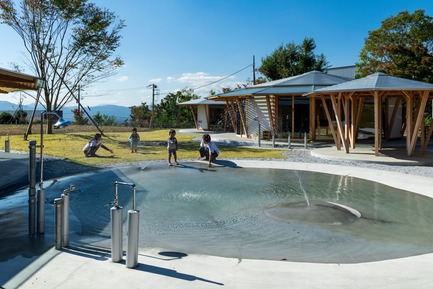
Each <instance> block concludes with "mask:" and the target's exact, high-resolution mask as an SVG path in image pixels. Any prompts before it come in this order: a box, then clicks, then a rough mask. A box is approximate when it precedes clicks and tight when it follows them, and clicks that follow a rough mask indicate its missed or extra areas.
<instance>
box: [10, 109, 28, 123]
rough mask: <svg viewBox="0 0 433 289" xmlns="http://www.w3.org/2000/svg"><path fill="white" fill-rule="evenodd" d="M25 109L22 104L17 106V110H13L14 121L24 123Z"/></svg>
mask: <svg viewBox="0 0 433 289" xmlns="http://www.w3.org/2000/svg"><path fill="white" fill-rule="evenodd" d="M26 118H27V111H25V110H24V109H23V107H22V106H20V107H19V109H18V110H17V111H15V113H14V115H13V120H14V122H15V123H19V124H23V123H26Z"/></svg>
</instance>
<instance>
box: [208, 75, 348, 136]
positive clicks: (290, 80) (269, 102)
mask: <svg viewBox="0 0 433 289" xmlns="http://www.w3.org/2000/svg"><path fill="white" fill-rule="evenodd" d="M346 81H348V79H347V78H344V77H340V76H336V75H330V74H327V73H324V72H321V71H310V72H306V73H304V74H300V75H295V76H291V77H287V78H283V79H279V80H274V81H270V82H265V83H261V84H257V85H253V86H250V87H247V88H243V89H238V90H234V91H231V92H228V93H223V94H219V95H217V96H211V97H209V99H212V100H226V101H227V105H228V106H229V107H230V108H231V109H233V110H234V109H235V106H237V107H238V109H239V113H240V117H241V122H242V126H243V128H244V131H245V132H246V134H247V136H248V126H247V123H246V116H245V113H244V110H243V109H242V106H241V101H242V100H245V99H248V98H251V97H260V96H263V97H265V98H266V106H267V113H268V116H269V124H270V128H271V132H272V134H274V133H275V132H276V131H277V123H278V115H279V112H278V101H279V98H281V97H290V98H291V115H292V117H291V119H292V125H291V127H292V135H294V134H295V131H294V130H295V103H297V101H298V102H300V101H304V100H305V99H304V97H303V95H304V94H305V93H307V92H311V91H314V90H315V89H317V88H323V87H328V86H331V85H335V84H339V83H343V82H346ZM313 122H314V119H313Z"/></svg>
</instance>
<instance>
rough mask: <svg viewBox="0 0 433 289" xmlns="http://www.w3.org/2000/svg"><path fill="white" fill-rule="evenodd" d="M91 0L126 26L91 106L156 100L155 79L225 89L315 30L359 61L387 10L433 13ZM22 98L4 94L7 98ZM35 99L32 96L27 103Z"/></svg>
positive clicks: (10, 57)
mask: <svg viewBox="0 0 433 289" xmlns="http://www.w3.org/2000/svg"><path fill="white" fill-rule="evenodd" d="M89 1H91V2H95V3H96V4H98V5H100V6H103V7H106V8H108V9H110V10H111V11H114V12H115V13H116V14H117V15H118V16H119V17H120V18H122V19H124V20H125V21H126V25H127V27H126V28H125V29H124V31H123V33H122V35H123V38H122V40H121V47H120V48H119V49H118V51H117V54H118V55H120V56H121V57H122V58H123V59H124V61H125V66H124V67H123V68H121V69H119V70H118V71H117V74H116V75H115V76H113V77H111V78H110V79H107V80H105V81H103V82H101V83H98V84H95V85H92V87H88V88H86V89H85V91H83V92H82V95H83V104H84V105H88V106H96V105H102V104H115V105H123V106H132V105H140V104H141V103H142V102H146V103H147V104H151V102H152V93H151V89H148V88H147V86H148V85H150V84H156V85H157V86H158V87H159V92H160V95H159V96H157V97H156V99H155V102H156V103H158V102H159V100H160V99H162V98H163V97H164V96H165V95H166V94H167V93H169V92H175V91H176V90H179V89H183V88H194V89H195V93H196V94H198V95H201V96H203V97H204V96H207V95H208V94H209V91H210V90H211V89H213V90H215V91H217V92H220V89H221V87H235V86H236V85H237V84H243V83H246V82H247V80H248V79H250V80H252V78H253V72H252V67H248V68H246V67H247V66H249V65H251V64H252V59H253V56H255V59H256V67H259V66H260V64H261V59H262V58H264V57H266V56H267V55H270V54H271V53H272V52H273V51H274V50H275V49H276V48H278V47H279V46H280V45H281V44H287V43H290V42H295V44H300V43H301V42H302V40H303V39H304V38H305V37H312V38H314V40H315V42H316V46H317V47H316V50H315V52H316V53H317V54H320V53H323V54H324V55H325V57H326V58H327V60H328V62H329V64H330V65H331V66H333V67H336V66H346V65H353V64H354V63H355V62H357V61H358V54H359V52H360V51H361V49H362V47H363V45H364V39H365V38H366V37H367V36H368V31H370V30H375V29H378V28H380V26H381V21H382V20H384V19H385V18H387V17H390V16H395V15H397V14H398V12H400V11H404V10H408V11H410V12H413V11H414V10H417V9H424V10H425V11H426V14H428V15H430V16H433V5H431V3H430V1H426V0H410V1H408V0H393V1H378V0H376V1H371V0H364V1H347V0H345V1H343V0H337V1H333V0H329V1H323V0H320V1H319V0H318V1H313V0H303V1H301V0H299V1H292V0H266V1H258V0H220V1H216V0H214V1H209V0H208V1H206V0H205V1H200V0H145V1H141V0H110V1H107V0H96V1H92V0H89ZM0 35H2V39H8V41H7V42H3V43H2V45H1V46H0V55H1V56H2V57H1V58H0V67H2V68H6V69H11V64H10V63H13V62H15V63H19V64H22V65H23V63H24V55H25V50H24V47H23V44H22V41H21V39H20V38H19V37H18V36H17V34H16V33H15V32H14V31H13V30H12V29H10V28H9V27H8V26H6V25H0ZM243 68H246V69H244V70H242V69H243ZM240 70H242V71H241V72H239V73H237V74H234V75H232V74H233V73H235V72H237V71H240ZM26 73H28V74H32V71H30V70H27V71H26ZM229 75H232V76H230V77H227V76H229ZM257 76H259V75H258V74H257ZM225 77H226V78H225ZM223 78H225V79H223ZM221 79H223V80H221ZM218 80H221V81H218ZM210 83H213V84H212V85H208V84H210ZM17 99H19V97H18V96H17V95H12V94H10V95H0V100H7V101H11V102H14V103H16V102H17ZM32 101H33V100H32V99H31V98H30V97H27V98H26V99H25V100H24V103H32Z"/></svg>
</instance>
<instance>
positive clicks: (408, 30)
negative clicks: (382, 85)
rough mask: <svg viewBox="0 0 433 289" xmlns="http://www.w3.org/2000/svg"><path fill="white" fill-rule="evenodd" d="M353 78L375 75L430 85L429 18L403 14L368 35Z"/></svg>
mask: <svg viewBox="0 0 433 289" xmlns="http://www.w3.org/2000/svg"><path fill="white" fill-rule="evenodd" d="M356 66H357V76H358V77H363V76H367V75H369V74H372V73H375V72H385V73H387V74H389V75H392V76H397V77H403V78H408V79H415V80H419V81H425V82H430V83H433V18H432V17H430V16H427V15H425V14H424V10H416V11H415V12H413V14H411V13H409V12H408V11H403V12H400V13H398V14H397V16H395V17H394V16H391V17H389V18H387V19H385V20H384V21H382V26H381V27H380V28H379V29H377V30H373V31H370V32H368V37H367V38H366V39H365V42H364V47H363V48H362V50H361V52H360V54H359V62H358V63H356Z"/></svg>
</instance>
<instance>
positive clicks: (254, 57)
mask: <svg viewBox="0 0 433 289" xmlns="http://www.w3.org/2000/svg"><path fill="white" fill-rule="evenodd" d="M255 84H256V56H255V55H253V85H255Z"/></svg>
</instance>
